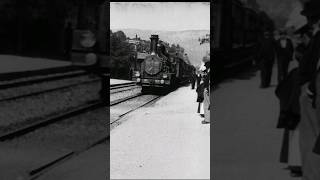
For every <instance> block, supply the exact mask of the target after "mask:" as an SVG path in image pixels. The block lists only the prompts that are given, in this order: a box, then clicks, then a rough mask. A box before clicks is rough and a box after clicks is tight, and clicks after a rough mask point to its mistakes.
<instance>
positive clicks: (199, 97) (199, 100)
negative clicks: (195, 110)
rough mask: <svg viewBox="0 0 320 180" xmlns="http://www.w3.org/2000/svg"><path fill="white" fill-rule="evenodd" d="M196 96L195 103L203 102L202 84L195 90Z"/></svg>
mask: <svg viewBox="0 0 320 180" xmlns="http://www.w3.org/2000/svg"><path fill="white" fill-rule="evenodd" d="M196 91H197V94H198V97H197V102H203V100H204V96H203V92H204V83H201V84H200V85H199V86H198V87H197V89H196Z"/></svg>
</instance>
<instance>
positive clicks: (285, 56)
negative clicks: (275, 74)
mask: <svg viewBox="0 0 320 180" xmlns="http://www.w3.org/2000/svg"><path fill="white" fill-rule="evenodd" d="M286 40H287V44H286V47H285V48H282V47H281V39H279V40H277V41H276V52H277V57H278V60H280V61H281V60H287V61H291V60H292V56H293V45H292V41H291V40H290V39H286Z"/></svg>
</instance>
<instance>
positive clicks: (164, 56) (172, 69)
mask: <svg viewBox="0 0 320 180" xmlns="http://www.w3.org/2000/svg"><path fill="white" fill-rule="evenodd" d="M150 40H151V42H150V53H138V54H137V58H136V63H135V64H136V67H135V69H134V71H133V76H132V80H133V81H136V82H137V84H139V85H141V86H142V90H143V91H145V90H146V89H149V88H162V89H167V90H170V89H172V88H175V87H178V86H179V85H181V84H183V83H186V82H188V81H189V80H190V78H191V76H192V74H193V73H194V72H195V68H194V66H192V65H191V64H190V63H187V62H186V61H185V60H184V58H183V55H182V54H181V53H180V52H175V53H167V51H166V48H165V46H164V45H162V44H159V43H158V42H159V37H158V35H151V38H150Z"/></svg>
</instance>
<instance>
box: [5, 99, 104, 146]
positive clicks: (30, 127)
mask: <svg viewBox="0 0 320 180" xmlns="http://www.w3.org/2000/svg"><path fill="white" fill-rule="evenodd" d="M101 106H102V102H94V103H91V104H88V105H84V106H81V107H78V108H76V109H73V110H69V111H66V112H64V113H62V114H59V115H55V116H52V117H49V118H46V119H45V120H42V121H40V122H36V123H32V124H29V125H27V126H24V127H22V128H19V129H16V130H13V131H10V132H7V133H4V134H2V135H0V141H7V140H10V139H13V138H18V137H20V136H23V135H25V134H27V133H30V132H32V131H35V130H37V129H40V128H42V127H45V126H48V125H50V124H53V123H56V122H59V121H62V120H64V119H66V118H69V117H71V116H75V115H78V114H81V113H84V112H87V111H89V110H93V109H96V108H99V107H101Z"/></svg>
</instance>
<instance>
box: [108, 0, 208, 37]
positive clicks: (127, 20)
mask: <svg viewBox="0 0 320 180" xmlns="http://www.w3.org/2000/svg"><path fill="white" fill-rule="evenodd" d="M110 28H111V29H124V28H125V29H128V28H131V29H143V30H164V31H183V30H210V3H209V2H110Z"/></svg>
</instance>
